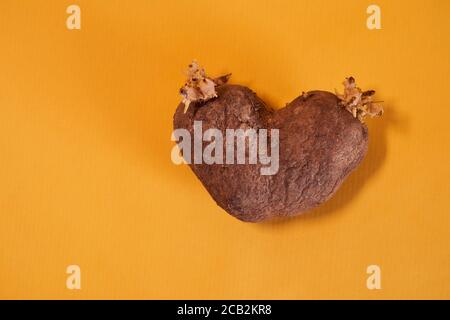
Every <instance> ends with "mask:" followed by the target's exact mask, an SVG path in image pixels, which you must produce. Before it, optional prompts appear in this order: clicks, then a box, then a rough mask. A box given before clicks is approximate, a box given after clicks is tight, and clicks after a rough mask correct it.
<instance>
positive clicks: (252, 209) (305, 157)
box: [174, 78, 381, 222]
mask: <svg viewBox="0 0 450 320" xmlns="http://www.w3.org/2000/svg"><path fill="white" fill-rule="evenodd" d="M344 84H346V91H345V93H344V95H342V96H339V97H338V96H336V95H335V94H333V93H330V92H325V91H311V92H308V93H305V94H303V95H301V96H299V97H297V98H296V99H294V100H293V101H292V102H291V103H289V104H288V105H287V106H286V107H284V108H282V109H279V110H276V111H274V110H272V109H270V108H268V107H267V106H266V105H265V103H264V102H263V101H262V100H261V99H260V98H258V96H257V95H256V94H255V93H254V92H253V91H252V90H250V89H249V88H247V87H244V86H240V85H229V84H223V82H222V83H220V84H218V85H217V86H216V88H215V89H216V91H215V92H210V97H209V98H208V99H205V100H203V99H199V100H197V101H194V102H191V101H189V102H188V108H186V104H185V103H181V104H180V105H179V106H178V108H177V109H176V112H175V115H174V129H186V131H185V133H189V135H188V136H185V137H184V138H185V139H184V140H186V139H187V140H190V141H187V142H188V144H190V145H191V146H194V145H196V146H197V147H201V150H203V151H205V150H206V149H207V148H208V146H209V145H211V141H215V143H216V145H215V147H216V149H215V150H214V152H211V155H214V157H215V158H214V159H215V160H216V161H215V162H214V163H212V164H208V163H205V162H203V161H198V160H203V159H199V157H197V159H196V160H197V163H194V158H195V154H194V151H195V150H193V148H191V149H188V148H186V144H184V145H182V142H181V139H180V140H178V145H179V146H180V147H181V149H182V153H183V157H184V158H185V159H186V160H187V162H189V166H190V168H191V169H192V171H193V172H194V173H195V175H196V176H197V177H198V178H199V179H200V181H201V182H202V184H203V185H204V186H205V188H206V190H207V191H208V192H209V193H210V195H211V196H212V198H213V199H214V200H215V201H216V203H217V204H218V205H219V206H220V207H222V208H223V209H224V210H225V211H226V212H228V213H229V214H231V215H232V216H234V217H236V218H238V219H240V220H242V221H248V222H259V221H263V220H266V219H270V218H274V217H287V216H293V215H297V214H301V213H304V212H306V211H308V210H311V209H312V208H315V207H317V206H318V205H320V204H321V203H323V202H325V201H327V200H328V199H330V198H331V197H332V196H333V195H334V194H335V193H336V191H337V190H338V188H339V186H340V185H341V184H342V182H343V181H344V180H345V178H346V177H347V176H348V175H349V174H350V173H351V172H352V171H353V170H354V169H355V168H356V167H357V166H358V165H359V163H360V162H361V161H362V160H363V158H364V156H365V154H366V152H367V148H368V130H367V127H366V125H365V124H364V123H363V122H362V121H360V120H362V119H363V116H364V115H366V114H369V115H372V114H371V113H370V112H369V111H370V110H368V107H372V109H373V110H372V111H374V112H376V113H377V114H381V111H380V109H378V108H377V109H376V110H375V109H374V108H373V106H371V104H370V103H368V101H369V102H371V100H370V99H369V100H364V99H366V98H365V97H369V96H372V95H373V93H372V91H370V93H366V94H364V92H362V91H361V90H359V88H357V87H356V86H355V85H354V79H353V78H348V79H347V80H346V83H344ZM355 88H356V89H358V90H359V91H357V92H356V91H355V90H354V89H355ZM358 92H359V94H358ZM351 95H356V97H357V98H352V97H351ZM357 99H359V101H358V103H354V102H355V100H357ZM361 101H362V102H361ZM364 101H365V102H364ZM184 102H186V101H184ZM352 103H353V105H351V104H352ZM199 123H201V126H202V127H201V129H202V132H201V133H200V135H199V134H198V132H197V136H196V135H195V132H196V129H198V124H199ZM196 126H197V127H196ZM208 129H214V130H213V132H215V133H216V135H215V136H214V139H212V138H210V139H206V141H205V139H202V140H201V141H198V139H197V140H196V137H197V138H199V137H200V139H201V138H202V137H203V138H204V134H203V133H206V132H208ZM231 129H235V130H236V129H242V130H244V131H246V132H247V131H249V130H250V131H251V130H254V131H255V132H256V133H261V132H264V129H266V130H267V136H268V140H267V142H264V139H261V136H260V135H257V138H258V139H257V141H258V143H257V147H261V145H260V144H259V143H262V146H265V147H266V149H267V150H271V152H273V153H275V151H276V150H275V151H274V150H272V149H271V147H272V143H273V142H274V141H275V140H277V141H275V142H278V147H279V148H278V164H277V168H276V169H277V170H276V172H275V173H273V174H267V175H264V174H262V170H261V169H263V168H266V169H267V167H268V164H267V162H266V163H263V161H260V160H261V159H259V157H258V158H257V161H256V162H255V159H254V157H253V158H252V150H254V149H252V148H251V147H250V146H253V147H255V141H256V140H254V141H253V140H251V139H250V138H249V137H247V139H246V142H247V144H246V145H245V150H244V160H245V164H237V160H236V159H235V161H234V163H230V161H228V160H230V159H228V157H225V155H228V153H227V146H228V147H229V146H230V145H228V144H227V143H229V142H230V141H229V139H226V138H227V137H228V136H227V130H231ZM277 132H278V139H276V138H277V136H276V135H275V133H277ZM218 134H220V135H221V136H222V137H221V139H222V140H223V141H220V139H218ZM262 137H263V136H262ZM219 138H220V136H219ZM217 139H218V141H216V140H217ZM225 140H226V141H225ZM233 141H234V142H235V145H233V146H232V149H233V150H234V152H235V157H237V151H238V148H237V146H236V144H237V139H236V140H233ZM250 141H253V143H252V144H250ZM185 142H186V141H185ZM220 142H222V144H220ZM230 143H231V142H230ZM186 149H187V150H186ZM210 149H211V148H210ZM197 151H198V150H197ZM241 151H242V150H241ZM259 151H260V150H258V152H259ZM269 153H270V152H269ZM221 154H222V160H220V156H221ZM203 155H204V154H203ZM216 156H217V157H216ZM271 156H275V154H271ZM274 159H275V158H274ZM274 159H272V160H274ZM241 160H242V159H241ZM266 160H267V159H266ZM209 162H211V161H209Z"/></svg>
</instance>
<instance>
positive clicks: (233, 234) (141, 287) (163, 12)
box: [0, 0, 450, 299]
mask: <svg viewBox="0 0 450 320" xmlns="http://www.w3.org/2000/svg"><path fill="white" fill-rule="evenodd" d="M72 3H73V2H71V1H43V0H41V1H15V0H14V1H13V0H2V1H1V2H0V67H1V68H0V298H61V299H73V298H75V299H80V298H127V299H128V298H138V299H141V298H200V299H202V298H287V299H291V298H295V299H297V298H313V299H315V298H368V299H379V298H388V299H391V298H450V249H449V244H450V243H449V242H450V234H449V230H450V212H449V204H450V200H449V199H450V193H449V181H450V169H449V163H450V162H449V160H450V159H449V140H450V139H449V138H450V127H449V125H448V119H449V117H450V98H449V91H450V85H449V81H450V80H449V78H450V63H449V56H450V44H449V40H448V39H449V34H450V20H449V19H448V15H449V13H450V1H446V0H434V1H430V0H427V1H382V0H376V1H375V3H376V4H378V5H379V6H380V7H381V13H382V30H373V31H371V30H368V29H367V27H366V18H367V14H366V8H367V6H368V5H369V4H371V3H372V2H371V1H370V2H369V1H334V0H333V1H331V0H321V1H312V0H311V1H298V0H296V1H264V0H255V1H247V0H246V1H241V0H232V1H230V0H228V1H204V0H202V1H185V0H177V1H175V0H172V1H146V0H145V1H144V0H142V1H107V0H90V1H87V0H86V1H76V2H75V3H76V4H78V5H79V6H80V7H81V30H79V31H77V30H75V31H69V30H68V29H67V28H66V25H65V22H66V18H67V16H68V14H66V8H67V6H68V5H70V4H72ZM193 58H196V59H198V61H199V62H200V63H201V64H202V65H204V66H205V67H206V68H207V70H208V71H209V73H210V74H211V75H220V74H223V73H226V72H232V73H233V76H232V82H233V83H240V84H245V85H248V86H251V88H252V89H254V90H255V91H256V92H257V93H258V94H259V95H260V96H261V97H263V98H264V99H266V100H267V101H268V102H269V103H270V104H272V105H275V106H282V105H284V104H285V103H286V102H288V101H290V100H291V99H293V98H294V97H296V96H297V95H299V94H300V93H301V92H302V91H307V90H313V89H324V90H330V91H333V90H334V88H337V89H341V82H342V80H343V78H344V77H345V76H348V75H353V76H355V77H356V79H357V81H358V83H359V85H360V86H361V87H362V88H365V89H369V88H372V89H375V90H377V98H379V99H382V100H384V101H385V103H384V105H385V110H386V114H385V116H384V117H383V118H382V119H374V120H369V124H368V125H369V130H370V147H369V152H368V155H367V157H366V159H365V160H364V162H363V163H362V165H361V166H360V167H359V168H358V169H357V171H355V172H354V174H353V175H352V176H351V177H350V178H349V179H348V180H347V181H346V182H345V184H344V185H343V186H342V188H341V189H340V190H339V192H338V193H337V194H336V196H335V197H334V198H333V199H332V200H331V201H329V202H328V203H326V204H325V205H323V206H322V207H321V208H319V209H317V210H315V211H314V212H312V213H310V214H308V215H305V216H302V217H298V218H294V219H291V220H288V221H277V222H268V223H262V224H246V223H242V222H239V221H238V220H236V219H233V218H232V217H230V216H229V215H228V214H226V213H225V212H224V211H223V210H222V209H220V208H219V207H218V206H216V204H215V203H214V201H213V200H212V199H211V198H210V196H209V195H208V193H207V192H206V191H205V190H204V189H203V187H202V185H201V184H200V182H199V181H198V180H197V179H196V178H195V177H194V175H193V173H192V172H191V171H190V170H189V168H188V167H186V166H175V165H174V164H172V162H171V160H170V150H171V148H172V146H173V143H172V142H171V141H170V134H171V130H172V115H173V112H174V109H175V107H176V106H177V104H178V102H179V99H180V98H179V96H178V88H179V87H180V86H181V85H182V83H183V81H184V69H185V67H186V65H187V64H188V63H189V62H190V61H191V59H193ZM70 264H76V265H79V266H80V267H81V286H82V289H81V290H79V291H76V290H73V291H71V290H68V289H67V288H66V286H65V284H66V277H67V274H66V273H65V272H66V267H67V266H68V265H70ZM370 264H377V265H379V266H380V267H381V272H382V289H381V290H374V291H370V290H368V289H367V288H366V278H367V274H366V268H367V266H368V265H370Z"/></svg>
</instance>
